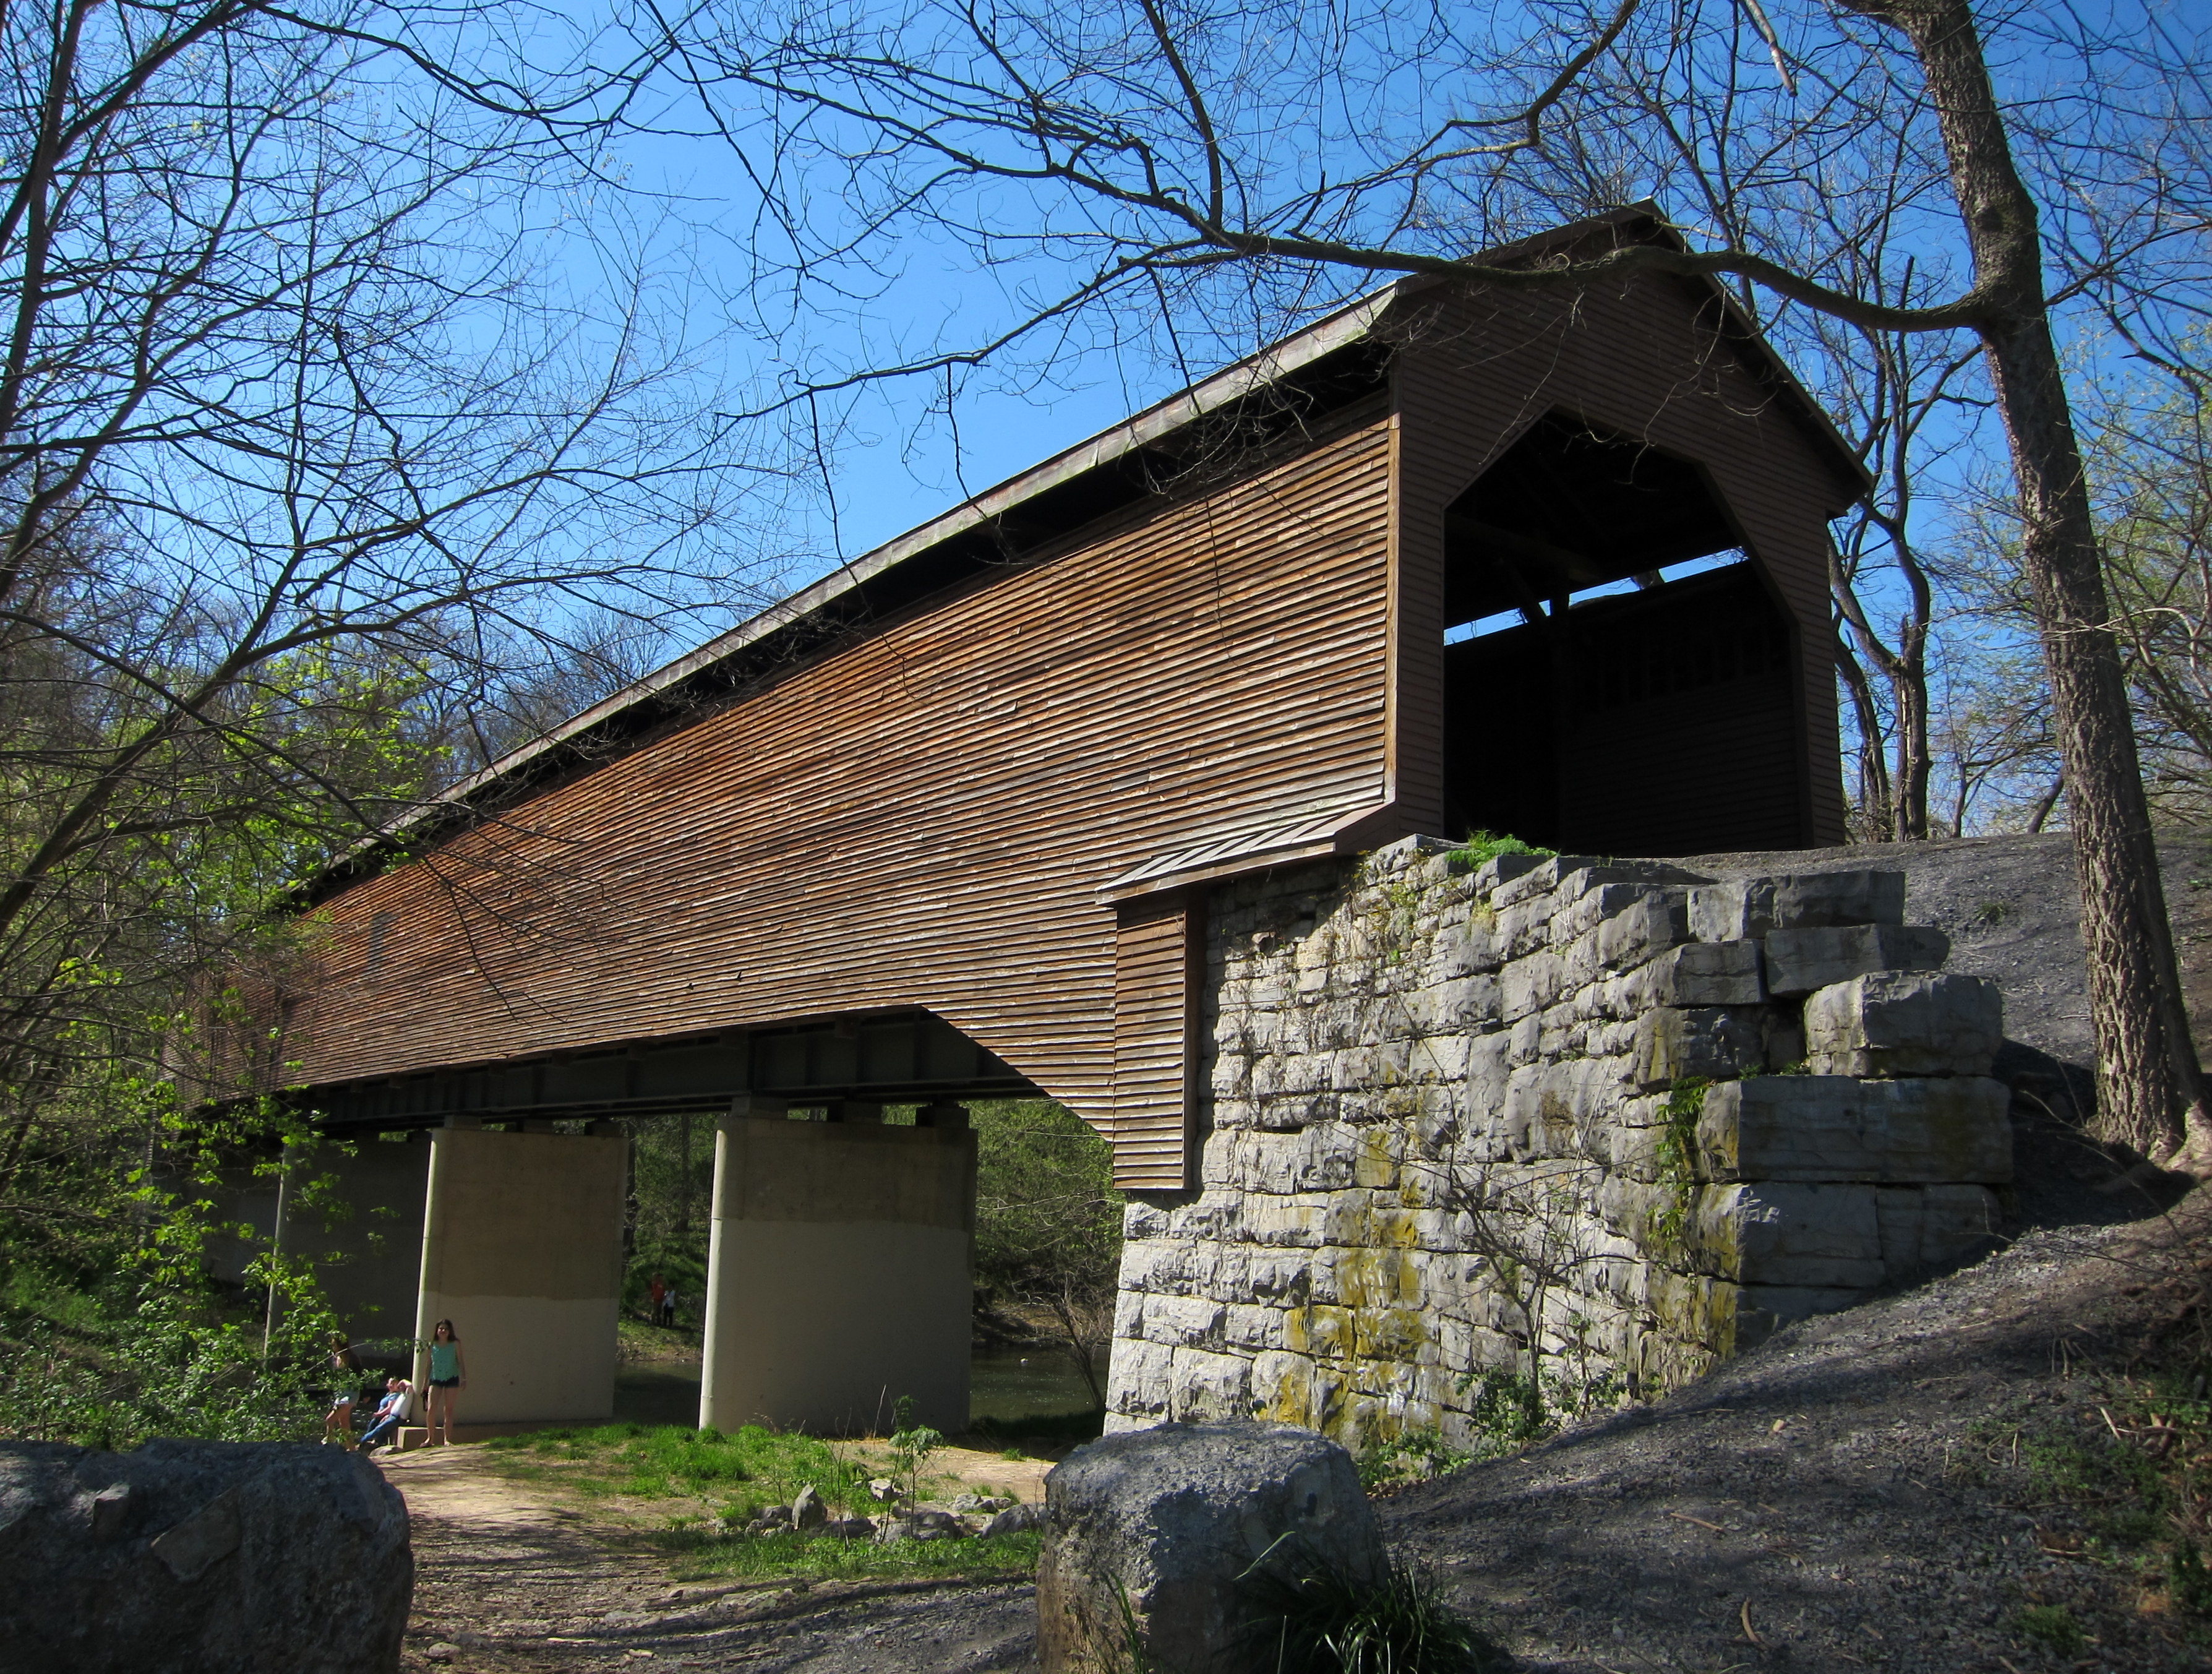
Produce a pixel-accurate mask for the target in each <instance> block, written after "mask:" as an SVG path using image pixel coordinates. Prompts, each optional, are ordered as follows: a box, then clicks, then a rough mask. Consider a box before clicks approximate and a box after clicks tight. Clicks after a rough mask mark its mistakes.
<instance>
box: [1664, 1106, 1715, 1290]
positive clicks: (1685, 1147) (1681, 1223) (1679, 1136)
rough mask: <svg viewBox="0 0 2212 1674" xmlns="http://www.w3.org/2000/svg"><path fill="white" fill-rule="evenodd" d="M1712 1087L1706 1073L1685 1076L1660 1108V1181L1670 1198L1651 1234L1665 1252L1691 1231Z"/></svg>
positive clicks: (1674, 1248)
mask: <svg viewBox="0 0 2212 1674" xmlns="http://www.w3.org/2000/svg"><path fill="white" fill-rule="evenodd" d="M1711 1086H1712V1081H1711V1079H1710V1078H1708V1077H1706V1076H1704V1075H1685V1076H1683V1077H1682V1078H1681V1079H1680V1080H1677V1081H1676V1082H1675V1083H1674V1086H1673V1087H1670V1088H1668V1093H1667V1102H1666V1103H1665V1104H1664V1105H1662V1106H1661V1107H1660V1117H1661V1124H1660V1129H1659V1147H1658V1148H1659V1184H1661V1185H1662V1186H1663V1187H1665V1188H1666V1191H1667V1201H1666V1202H1664V1203H1662V1205H1661V1206H1660V1208H1659V1212H1658V1214H1656V1216H1655V1217H1654V1218H1653V1220H1652V1224H1651V1233H1652V1238H1653V1239H1654V1241H1655V1242H1656V1244H1657V1245H1658V1247H1659V1249H1660V1250H1661V1251H1662V1252H1664V1251H1678V1250H1680V1248H1681V1247H1682V1245H1683V1243H1684V1241H1685V1239H1686V1238H1687V1236H1688V1234H1689V1230H1690V1211H1691V1208H1692V1206H1693V1205H1694V1204H1695V1203H1696V1202H1697V1194H1698V1118H1699V1117H1700V1116H1702V1115H1703V1114H1704V1113H1705V1093H1706V1090H1707V1089H1708V1088H1709V1087H1711Z"/></svg>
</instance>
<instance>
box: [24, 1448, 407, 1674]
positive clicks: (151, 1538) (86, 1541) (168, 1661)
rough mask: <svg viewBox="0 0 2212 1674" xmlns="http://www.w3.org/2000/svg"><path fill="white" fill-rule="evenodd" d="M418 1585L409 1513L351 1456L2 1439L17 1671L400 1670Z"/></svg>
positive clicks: (223, 1673)
mask: <svg viewBox="0 0 2212 1674" xmlns="http://www.w3.org/2000/svg"><path fill="white" fill-rule="evenodd" d="M413 1587H414V1559H413V1556H412V1554H411V1552H410V1549H409V1545H408V1533H407V1508H406V1506H405V1504H404V1501H401V1499H400V1497H399V1494H398V1490H397V1489H395V1488H392V1487H391V1486H390V1485H389V1484H387V1483H386V1482H385V1481H384V1480H383V1478H382V1477H381V1476H380V1475H379V1474H378V1473H377V1471H376V1470H375V1469H374V1467H373V1466H371V1465H370V1464H368V1462H367V1461H365V1460H363V1459H362V1458H360V1457H359V1456H357V1455H356V1454H351V1453H348V1452H343V1450H341V1449H337V1448H330V1447H319V1446H310V1445H307V1444H304V1443H302V1444H290V1443H274V1442H270V1443H246V1442H192V1441H155V1442H149V1443H148V1444H147V1445H146V1446H143V1447H142V1448H140V1449H138V1450H137V1452H131V1453H106V1452H99V1451H97V1450H95V1449H93V1448H88V1447H72V1446H64V1445H63V1444H60V1443H55V1442H8V1443H0V1667H6V1668H38V1667H46V1668H57V1669H61V1668H66V1669H69V1670H70V1671H71V1674H143V1671H147V1670H156V1669H157V1670H161V1671H162V1674H203V1671H205V1674H218V1671H220V1674H234V1671H237V1670H240V1669H259V1668H272V1669H288V1670H289V1669H298V1670H302V1671H307V1674H386V1671H391V1670H394V1669H397V1668H398V1665H399V1647H400V1636H401V1634H403V1633H404V1630H405V1628H406V1623H407V1608H408V1604H409V1600H410V1596H411V1594H412V1592H413Z"/></svg>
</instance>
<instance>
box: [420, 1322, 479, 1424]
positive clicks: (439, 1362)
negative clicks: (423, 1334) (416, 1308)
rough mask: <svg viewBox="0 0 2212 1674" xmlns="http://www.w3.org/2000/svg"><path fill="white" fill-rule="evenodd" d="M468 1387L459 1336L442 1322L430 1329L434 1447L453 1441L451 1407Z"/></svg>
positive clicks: (465, 1362) (431, 1406) (465, 1364)
mask: <svg viewBox="0 0 2212 1674" xmlns="http://www.w3.org/2000/svg"><path fill="white" fill-rule="evenodd" d="M468 1386H469V1363H468V1361H465V1359H463V1358H462V1356H461V1338H460V1333H459V1332H458V1331H456V1330H454V1329H453V1321H452V1320H450V1319H441V1320H440V1321H439V1322H438V1323H437V1324H435V1325H434V1326H432V1327H431V1329H430V1391H429V1395H430V1418H429V1423H430V1434H429V1435H428V1438H427V1440H428V1445H429V1446H433V1447H443V1446H445V1445H446V1444H447V1442H449V1441H451V1440H453V1407H454V1403H456V1402H457V1401H458V1400H459V1396H460V1392H461V1391H463V1390H465V1389H466V1388H467V1387H468Z"/></svg>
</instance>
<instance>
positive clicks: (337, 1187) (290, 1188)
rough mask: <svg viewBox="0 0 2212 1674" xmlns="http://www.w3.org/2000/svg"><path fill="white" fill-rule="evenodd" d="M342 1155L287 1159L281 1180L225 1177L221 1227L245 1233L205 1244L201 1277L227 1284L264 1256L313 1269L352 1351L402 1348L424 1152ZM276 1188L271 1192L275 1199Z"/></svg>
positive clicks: (407, 1329)
mask: <svg viewBox="0 0 2212 1674" xmlns="http://www.w3.org/2000/svg"><path fill="white" fill-rule="evenodd" d="M349 1151H350V1154H349ZM429 1154H430V1147H429V1146H428V1144H426V1143H425V1142H424V1141H423V1140H422V1137H421V1136H420V1135H409V1136H408V1137H406V1138H395V1139H390V1140H386V1139H383V1138H380V1137H379V1136H378V1135H373V1134H372V1135H369V1136H368V1137H367V1138H365V1139H362V1140H359V1141H353V1142H352V1143H351V1145H350V1147H349V1150H347V1149H340V1148H339V1147H337V1146H328V1147H316V1148H314V1149H313V1150H311V1151H308V1152H307V1153H304V1154H302V1153H300V1152H296V1151H295V1152H291V1153H288V1154H287V1155H286V1157H285V1160H284V1166H283V1169H282V1171H281V1173H280V1172H279V1171H277V1170H270V1172H265V1173H260V1172H254V1171H253V1170H252V1168H251V1167H250V1166H246V1165H240V1166H238V1167H237V1168H235V1169H234V1170H232V1171H230V1172H229V1173H228V1175H227V1177H226V1179H225V1184H224V1189H223V1192H222V1196H221V1198H220V1199H219V1203H220V1208H219V1214H220V1215H221V1217H222V1219H223V1220H228V1221H230V1222H232V1223H234V1224H236V1225H242V1226H244V1227H246V1228H248V1229H249V1230H248V1232H247V1234H246V1236H245V1237H243V1238H240V1237H236V1236H234V1235H231V1234H228V1233H226V1234H224V1235H223V1236H222V1237H219V1238H214V1239H210V1240H209V1241H208V1250H207V1263H208V1269H209V1271H210V1272H211V1273H213V1274H214V1275H215V1276H216V1277H217V1278H219V1279H226V1280H228V1281H230V1282H232V1283H234V1284H243V1283H244V1282H246V1264H247V1263H249V1262H251V1261H252V1259H253V1258H254V1257H256V1256H257V1255H258V1254H260V1253H261V1252H262V1251H264V1250H267V1249H269V1248H270V1247H271V1246H272V1245H274V1247H275V1248H276V1250H277V1251H279V1252H280V1253H281V1254H283V1256H284V1257H287V1258H288V1259H290V1260H293V1261H300V1260H309V1261H312V1262H313V1263H314V1265H315V1273H316V1277H317V1278H318V1279H319V1281H321V1284H322V1287H323V1294H324V1295H325V1296H326V1297H327V1298H329V1300H330V1303H331V1307H332V1308H333V1309H335V1310H336V1311H337V1317H338V1323H339V1324H341V1325H343V1326H344V1328H345V1330H346V1333H347V1335H348V1336H351V1337H352V1338H354V1340H355V1341H356V1342H401V1343H404V1341H405V1339H406V1338H407V1337H408V1336H409V1335H410V1333H411V1332H412V1331H413V1330H414V1328H415V1290H416V1279H417V1277H418V1275H419V1274H420V1271H421V1268H422V1183H423V1178H424V1176H425V1173H426V1172H427V1168H428V1159H429ZM280 1182H281V1190H280Z"/></svg>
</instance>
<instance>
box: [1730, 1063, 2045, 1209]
mask: <svg viewBox="0 0 2212 1674" xmlns="http://www.w3.org/2000/svg"><path fill="white" fill-rule="evenodd" d="M2011 1099H2012V1095H2011V1093H2009V1092H2008V1089H2007V1088H2006V1087H2005V1086H2004V1084H2003V1083H2002V1082H2000V1081H1993V1080H1988V1079H1986V1078H1984V1077H1969V1076H1958V1077H1954V1078H1951V1079H1948V1080H1893V1081H1864V1080H1857V1079H1855V1078H1853V1077H1850V1076H1845V1075H1762V1076H1759V1077H1758V1078H1757V1079H1755V1080H1748V1081H1728V1082H1723V1084H1721V1085H1720V1086H1718V1087H1711V1088H1709V1089H1708V1090H1707V1091H1706V1093H1705V1103H1704V1107H1703V1109H1702V1111H1701V1112H1700V1113H1699V1117H1698V1125H1697V1143H1696V1152H1697V1166H1698V1171H1699V1174H1700V1175H1702V1176H1703V1177H1704V1178H1706V1179H1709V1180H1719V1181H1732V1180H1785V1181H1787V1180H1802V1181H1829V1180H1838V1181H1842V1180H1865V1181H1869V1182H1884V1183H1892V1184H1909V1183H1927V1184H1988V1185H2002V1184H2004V1183H2005V1182H2006V1181H2008V1180H2009V1179H2011V1178H2012V1124H2011V1123H2010V1121H2009V1120H2008V1111H2009V1109H2010V1106H2011Z"/></svg>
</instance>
